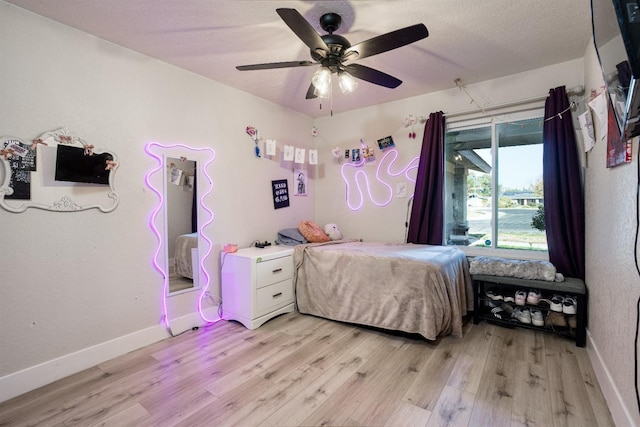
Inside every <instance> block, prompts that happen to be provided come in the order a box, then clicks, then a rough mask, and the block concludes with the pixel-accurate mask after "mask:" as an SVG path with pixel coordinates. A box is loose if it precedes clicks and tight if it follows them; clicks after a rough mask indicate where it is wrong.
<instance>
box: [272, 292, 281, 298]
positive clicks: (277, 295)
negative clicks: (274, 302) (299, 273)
mask: <svg viewBox="0 0 640 427" xmlns="http://www.w3.org/2000/svg"><path fill="white" fill-rule="evenodd" d="M281 296H282V292H278V293H277V294H275V295H273V297H272V298H278V297H281Z"/></svg>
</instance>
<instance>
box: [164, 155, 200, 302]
mask: <svg viewBox="0 0 640 427" xmlns="http://www.w3.org/2000/svg"><path fill="white" fill-rule="evenodd" d="M165 170H166V178H165V198H164V200H165V218H166V221H165V224H166V239H167V240H166V241H167V245H166V248H167V265H168V266H169V288H168V293H169V294H174V293H178V292H182V291H189V290H194V289H197V288H198V287H199V283H200V280H199V279H200V278H199V271H200V269H199V257H198V204H197V188H196V162H195V161H194V160H188V159H187V158H185V157H181V158H173V157H165Z"/></svg>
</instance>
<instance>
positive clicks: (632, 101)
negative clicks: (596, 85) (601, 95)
mask: <svg viewBox="0 0 640 427" xmlns="http://www.w3.org/2000/svg"><path fill="white" fill-rule="evenodd" d="M591 18H592V24H593V41H594V44H595V47H596V52H597V54H598V59H599V60H600V66H601V67H602V74H603V77H604V80H605V82H606V84H607V92H608V94H609V97H610V100H611V103H612V107H613V111H614V113H615V116H616V120H617V122H618V127H619V129H620V134H621V136H623V137H624V138H625V139H627V138H631V137H634V136H637V135H640V0H604V1H602V0H591Z"/></svg>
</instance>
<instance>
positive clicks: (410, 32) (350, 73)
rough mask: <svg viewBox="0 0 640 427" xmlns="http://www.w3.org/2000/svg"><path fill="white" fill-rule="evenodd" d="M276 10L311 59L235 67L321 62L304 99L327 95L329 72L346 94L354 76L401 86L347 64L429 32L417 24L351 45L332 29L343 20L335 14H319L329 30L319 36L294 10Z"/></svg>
mask: <svg viewBox="0 0 640 427" xmlns="http://www.w3.org/2000/svg"><path fill="white" fill-rule="evenodd" d="M276 12H277V13H278V15H280V18H282V20H283V21H284V22H285V24H287V25H288V26H289V28H291V30H292V31H293V32H294V33H295V34H296V35H297V36H298V38H300V40H302V41H303V42H304V44H306V45H307V46H308V47H309V49H310V51H311V58H312V59H313V61H288V62H271V63H265V64H253V65H240V66H237V67H236V68H237V69H238V70H240V71H248V70H268V69H273V68H291V67H308V66H311V65H320V66H321V68H320V69H319V70H318V71H316V73H315V74H314V75H313V78H312V79H311V85H310V86H309V89H308V90H307V95H306V99H312V98H316V97H321V98H326V97H328V94H329V92H330V88H331V74H337V75H338V82H339V84H340V89H341V90H342V92H343V93H349V92H351V91H353V90H354V89H355V87H356V86H357V81H356V80H355V79H354V77H355V78H357V79H361V80H365V81H368V82H370V83H373V84H376V85H380V86H384V87H387V88H391V89H393V88H396V87H398V86H400V84H401V83H402V80H399V79H397V78H395V77H393V76H391V75H389V74H386V73H383V72H382V71H378V70H375V69H373V68H370V67H367V66H364V65H360V64H352V63H348V61H354V60H356V59H362V58H366V57H368V56H373V55H377V54H379V53H383V52H387V51H389V50H392V49H397V48H399V47H402V46H406V45H408V44H411V43H413V42H416V41H418V40H421V39H423V38H426V37H427V36H428V35H429V32H428V31H427V27H425V26H424V24H416V25H412V26H409V27H405V28H401V29H399V30H395V31H391V32H389V33H386V34H382V35H380V36H376V37H373V38H371V39H369V40H365V41H363V42H360V43H358V44H356V45H354V46H351V43H349V41H348V40H347V39H346V38H344V37H343V36H341V35H338V34H334V31H336V30H337V29H338V28H340V24H341V23H342V18H341V17H340V15H338V14H337V13H325V14H324V15H322V16H321V17H320V26H321V27H322V29H323V30H325V31H326V32H328V34H324V35H320V34H318V33H317V32H316V30H315V29H314V28H313V27H312V26H311V24H309V22H307V20H306V19H304V17H303V16H302V15H301V14H300V13H299V12H298V11H297V10H295V9H284V8H280V9H276Z"/></svg>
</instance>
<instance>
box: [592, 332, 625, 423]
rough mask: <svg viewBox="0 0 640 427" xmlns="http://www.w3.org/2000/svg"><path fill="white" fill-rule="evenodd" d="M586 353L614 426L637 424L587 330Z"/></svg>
mask: <svg viewBox="0 0 640 427" xmlns="http://www.w3.org/2000/svg"><path fill="white" fill-rule="evenodd" d="M587 354H588V355H589V359H590V360H591V366H593V370H594V372H595V374H596V377H597V378H598V383H599V384H600V389H601V390H602V394H603V395H604V398H605V400H606V401H607V404H608V405H609V411H610V412H611V417H612V418H613V422H614V423H615V425H616V427H626V426H628V427H634V426H637V424H636V423H635V421H634V420H633V417H632V415H631V412H630V411H629V408H627V406H626V405H625V403H624V400H622V396H621V395H620V391H619V390H618V387H616V384H615V382H614V381H613V378H612V377H611V374H610V373H609V369H607V366H606V365H605V364H604V361H603V360H602V357H601V356H600V352H599V351H598V347H597V346H596V344H595V343H594V341H593V338H592V337H591V334H590V333H589V331H588V330H587Z"/></svg>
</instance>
